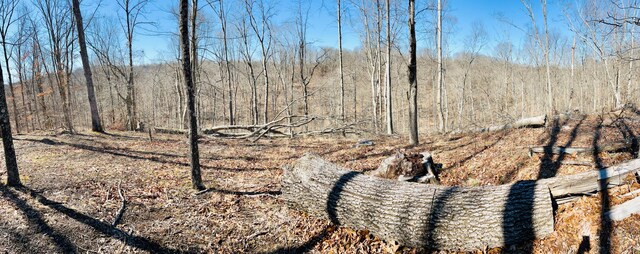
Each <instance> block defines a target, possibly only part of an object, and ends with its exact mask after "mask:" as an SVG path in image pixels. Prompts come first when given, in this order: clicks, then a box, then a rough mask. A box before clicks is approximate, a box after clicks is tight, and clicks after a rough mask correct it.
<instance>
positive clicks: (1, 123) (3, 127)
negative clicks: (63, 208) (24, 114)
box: [0, 66, 22, 186]
mask: <svg viewBox="0 0 640 254" xmlns="http://www.w3.org/2000/svg"><path fill="white" fill-rule="evenodd" d="M0 84H2V86H3V87H2V89H0V133H1V134H2V145H3V147H4V161H5V166H6V169H7V185H9V186H20V185H22V183H20V173H19V171H18V162H17V161H16V151H15V149H14V148H13V136H12V135H11V123H10V122H9V108H8V107H7V98H6V96H5V93H4V75H3V73H2V67H1V66H0Z"/></svg>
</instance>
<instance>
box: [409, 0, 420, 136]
mask: <svg viewBox="0 0 640 254" xmlns="http://www.w3.org/2000/svg"><path fill="white" fill-rule="evenodd" d="M415 13H416V2H415V0H409V57H410V60H409V66H408V71H409V144H411V145H417V144H418V143H419V140H418V77H417V60H416V20H415Z"/></svg>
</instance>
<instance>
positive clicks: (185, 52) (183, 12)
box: [180, 0, 205, 190]
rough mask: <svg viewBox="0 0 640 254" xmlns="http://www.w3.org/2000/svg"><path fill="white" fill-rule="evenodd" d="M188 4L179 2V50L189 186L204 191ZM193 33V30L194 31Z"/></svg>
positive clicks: (182, 1)
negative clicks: (186, 115) (186, 122)
mask: <svg viewBox="0 0 640 254" xmlns="http://www.w3.org/2000/svg"><path fill="white" fill-rule="evenodd" d="M188 19H189V2H188V0H180V48H181V49H182V74H183V75H184V80H185V82H184V83H185V84H186V86H187V106H188V107H187V108H188V110H189V129H190V131H189V147H190V150H191V184H192V186H193V188H195V189H197V190H204V189H205V187H204V184H202V176H201V174H200V153H199V151H198V119H197V118H196V106H195V91H194V89H193V76H192V73H191V59H190V57H189V53H190V52H189V25H188ZM194 31H195V29H194Z"/></svg>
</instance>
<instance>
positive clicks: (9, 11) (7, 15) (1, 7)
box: [0, 0, 20, 133]
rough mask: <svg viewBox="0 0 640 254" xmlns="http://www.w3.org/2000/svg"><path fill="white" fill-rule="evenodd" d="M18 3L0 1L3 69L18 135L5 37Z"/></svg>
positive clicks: (7, 0)
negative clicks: (5, 69)
mask: <svg viewBox="0 0 640 254" xmlns="http://www.w3.org/2000/svg"><path fill="white" fill-rule="evenodd" d="M18 3H19V1H16V0H3V1H0V39H2V42H1V43H2V51H3V53H4V63H5V68H7V78H8V79H9V91H10V92H11V104H12V106H13V121H14V122H15V126H16V132H18V133H20V122H19V121H18V118H19V115H18V106H17V103H16V94H15V88H14V85H13V80H12V79H11V68H10V66H9V60H10V56H11V55H10V53H9V52H10V51H11V49H10V48H9V47H10V46H11V43H10V42H9V41H8V40H7V39H8V38H7V35H8V33H9V30H10V29H11V26H12V25H13V23H15V22H16V20H17V19H16V18H14V13H15V10H16V8H17V7H18Z"/></svg>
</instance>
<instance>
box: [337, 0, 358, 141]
mask: <svg viewBox="0 0 640 254" xmlns="http://www.w3.org/2000/svg"><path fill="white" fill-rule="evenodd" d="M338 58H339V62H340V66H339V67H340V70H339V72H340V120H341V121H342V124H343V125H344V124H345V122H346V121H345V111H344V108H345V106H344V71H343V68H344V65H343V63H342V5H341V3H340V0H338ZM354 107H355V105H354ZM344 135H345V132H344V130H343V131H342V136H344Z"/></svg>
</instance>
